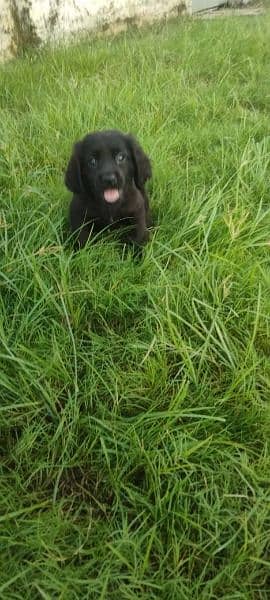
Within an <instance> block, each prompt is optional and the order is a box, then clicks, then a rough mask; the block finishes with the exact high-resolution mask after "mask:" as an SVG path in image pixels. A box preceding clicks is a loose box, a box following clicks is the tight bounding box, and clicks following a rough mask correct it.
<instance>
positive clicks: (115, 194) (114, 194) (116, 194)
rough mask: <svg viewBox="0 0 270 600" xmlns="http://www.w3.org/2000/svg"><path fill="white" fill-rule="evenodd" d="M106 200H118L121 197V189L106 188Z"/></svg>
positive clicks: (110, 201)
mask: <svg viewBox="0 0 270 600" xmlns="http://www.w3.org/2000/svg"><path fill="white" fill-rule="evenodd" d="M103 194H104V200H105V201H106V202H108V204H114V203H115V202H117V200H119V199H120V190H118V189H117V188H108V189H107V190H104V192H103Z"/></svg>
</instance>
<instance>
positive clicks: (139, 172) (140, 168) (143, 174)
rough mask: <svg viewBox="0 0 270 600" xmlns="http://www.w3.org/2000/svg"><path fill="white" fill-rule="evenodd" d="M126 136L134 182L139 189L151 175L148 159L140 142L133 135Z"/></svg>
mask: <svg viewBox="0 0 270 600" xmlns="http://www.w3.org/2000/svg"><path fill="white" fill-rule="evenodd" d="M126 138H127V142H128V145H129V148H130V151H131V154H132V158H133V163H134V169H135V177H134V179H135V184H136V186H137V187H138V188H139V189H141V188H143V187H144V184H145V182H146V181H147V179H150V178H151V177H152V168H151V163H150V159H149V158H148V156H147V155H146V154H145V152H144V151H143V149H142V148H141V146H140V144H139V143H138V142H137V140H136V139H135V138H134V137H133V135H130V134H128V135H127V136H126Z"/></svg>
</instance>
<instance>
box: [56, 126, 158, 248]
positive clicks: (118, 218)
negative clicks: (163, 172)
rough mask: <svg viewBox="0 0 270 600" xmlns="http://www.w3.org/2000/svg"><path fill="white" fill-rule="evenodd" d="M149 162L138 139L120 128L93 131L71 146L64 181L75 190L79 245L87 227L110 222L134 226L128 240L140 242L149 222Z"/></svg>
mask: <svg viewBox="0 0 270 600" xmlns="http://www.w3.org/2000/svg"><path fill="white" fill-rule="evenodd" d="M151 175H152V171H151V164H150V160H149V158H148V157H147V156H146V154H145V153H144V151H143V150H142V148H141V147H140V145H139V144H138V142H137V141H136V140H135V139H134V138H133V136H131V135H125V134H123V133H121V132H120V131H116V130H111V131H101V132H95V133H91V134H88V135H86V136H85V138H84V139H83V140H81V141H79V142H77V143H76V144H75V145H74V148H73V153H72V156H71V158H70V160H69V163H68V167H67V171H66V175H65V184H66V186H67V188H68V189H69V190H71V191H72V192H73V193H74V195H73V198H72V201H71V204H70V224H71V229H72V231H73V232H75V231H77V232H78V242H79V245H80V246H81V247H82V246H84V244H85V243H86V241H87V239H88V237H89V234H90V233H91V230H92V229H94V230H96V231H99V230H101V229H103V228H104V227H106V226H108V225H116V224H117V225H119V224H121V223H122V224H123V223H124V224H128V225H131V226H132V230H131V235H130V238H129V239H130V240H131V241H133V242H135V243H136V244H144V243H145V242H147V240H148V239H149V231H148V229H147V227H149V226H150V225H151V216H150V210H149V202H148V198H147V194H146V192H145V189H144V186H145V182H146V181H147V179H150V177H151Z"/></svg>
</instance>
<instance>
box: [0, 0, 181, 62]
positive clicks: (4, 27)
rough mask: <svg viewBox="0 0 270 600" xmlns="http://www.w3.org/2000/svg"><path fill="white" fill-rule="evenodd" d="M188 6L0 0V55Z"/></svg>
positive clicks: (125, 0)
mask: <svg viewBox="0 0 270 600" xmlns="http://www.w3.org/2000/svg"><path fill="white" fill-rule="evenodd" d="M190 6H191V0H180V1H177V0H0V57H2V58H6V57H8V56H10V55H12V54H13V55H14V54H16V53H17V52H19V51H20V50H22V49H24V48H27V47H29V46H33V45H39V44H41V43H42V42H46V41H55V40H59V39H61V38H63V37H68V36H71V35H72V34H75V33H77V32H86V31H93V30H103V31H104V30H107V29H108V30H109V29H112V30H113V29H115V30H120V29H123V28H124V27H126V26H127V25H128V24H138V25H140V24H142V23H143V22H146V21H153V20H157V19H161V18H164V17H169V16H174V15H177V14H181V13H182V12H190Z"/></svg>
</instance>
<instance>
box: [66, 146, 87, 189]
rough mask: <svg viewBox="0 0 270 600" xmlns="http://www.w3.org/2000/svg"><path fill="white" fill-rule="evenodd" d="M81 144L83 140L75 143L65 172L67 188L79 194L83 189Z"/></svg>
mask: <svg viewBox="0 0 270 600" xmlns="http://www.w3.org/2000/svg"><path fill="white" fill-rule="evenodd" d="M81 145H82V144H81V142H77V143H76V144H74V146H73V152H72V155H71V157H70V159H69V163H68V166H67V170H66V174H65V184H66V186H67V188H68V189H69V190H70V191H71V192H74V193H76V194H79V193H80V192H81V191H82V189H83V184H82V175H81V164H80V155H81Z"/></svg>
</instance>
